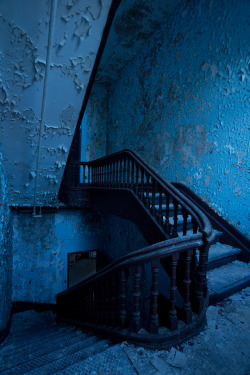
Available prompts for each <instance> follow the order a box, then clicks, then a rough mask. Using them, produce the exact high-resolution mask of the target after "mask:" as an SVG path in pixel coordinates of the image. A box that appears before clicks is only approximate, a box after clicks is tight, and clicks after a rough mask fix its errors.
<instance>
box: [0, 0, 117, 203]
mask: <svg viewBox="0 0 250 375" xmlns="http://www.w3.org/2000/svg"><path fill="white" fill-rule="evenodd" d="M110 5H111V0H91V1H90V0H60V1H58V6H57V13H56V20H55V31H54V37H53V43H52V54H51V56H52V57H51V65H50V71H49V81H48V93H47V100H46V109H45V126H44V132H43V134H42V138H41V159H40V160H41V161H40V171H39V180H38V202H39V203H41V204H44V202H46V204H49V203H50V202H52V201H54V200H55V199H56V197H57V193H58V189H59V185H60V181H61V178H62V174H63V169H64V166H65V163H66V160H67V155H68V151H69V148H70V144H71V141H72V137H73V133H74V129H75V126H76V123H77V120H78V116H79V112H80V109H81V105H82V102H83V98H84V94H85V91H86V87H87V85H88V82H89V78H90V74H91V71H92V68H93V64H94V61H95V57H96V54H97V51H98V48H99V44H100V40H101V37H102V32H103V28H104V25H105V22H106V19H107V15H108V11H109V8H110ZM49 12H50V1H48V0H41V1H32V0H24V1H18V0H8V1H7V0H2V1H1V2H0V28H1V34H0V146H1V148H2V151H3V155H4V159H5V164H6V174H7V176H6V177H7V182H8V186H9V190H8V195H9V202H10V204H16V205H25V204H26V205H28V204H30V203H32V200H33V198H32V196H33V194H34V193H33V190H34V177H35V173H36V172H35V167H36V155H37V144H38V132H39V121H40V116H41V106H42V95H43V81H44V74H45V65H46V53H47V47H46V46H47V39H48V27H49Z"/></svg>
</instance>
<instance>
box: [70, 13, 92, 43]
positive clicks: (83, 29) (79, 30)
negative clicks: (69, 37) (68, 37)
mask: <svg viewBox="0 0 250 375" xmlns="http://www.w3.org/2000/svg"><path fill="white" fill-rule="evenodd" d="M90 27H91V26H90V23H89V21H88V20H87V19H86V18H85V17H82V20H81V23H80V24H79V25H77V27H76V29H75V32H74V35H75V36H76V37H78V38H79V39H80V41H81V42H83V41H84V40H85V39H86V38H87V36H88V32H89V29H90Z"/></svg>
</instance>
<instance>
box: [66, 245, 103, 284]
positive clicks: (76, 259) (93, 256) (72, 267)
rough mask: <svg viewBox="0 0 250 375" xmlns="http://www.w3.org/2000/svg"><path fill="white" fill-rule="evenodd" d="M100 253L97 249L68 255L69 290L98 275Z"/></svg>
mask: <svg viewBox="0 0 250 375" xmlns="http://www.w3.org/2000/svg"><path fill="white" fill-rule="evenodd" d="M98 252H99V250H98V249H96V250H91V251H78V252H76V253H69V254H68V282H67V287H68V288H71V287H72V286H74V285H76V284H79V283H80V282H82V281H84V280H85V279H87V278H88V277H90V276H91V275H93V274H95V273H96V271H97V254H98Z"/></svg>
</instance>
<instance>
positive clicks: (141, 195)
mask: <svg viewBox="0 0 250 375" xmlns="http://www.w3.org/2000/svg"><path fill="white" fill-rule="evenodd" d="M144 174H145V171H144V169H143V168H142V167H141V188H140V190H141V191H140V199H141V200H142V201H143V197H144Z"/></svg>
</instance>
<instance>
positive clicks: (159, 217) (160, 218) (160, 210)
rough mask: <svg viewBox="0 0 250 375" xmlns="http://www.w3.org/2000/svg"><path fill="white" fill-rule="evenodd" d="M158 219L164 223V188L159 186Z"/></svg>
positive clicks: (160, 222)
mask: <svg viewBox="0 0 250 375" xmlns="http://www.w3.org/2000/svg"><path fill="white" fill-rule="evenodd" d="M157 221H158V223H159V224H160V225H162V224H163V219H162V188H161V186H159V210H158V215H157Z"/></svg>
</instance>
